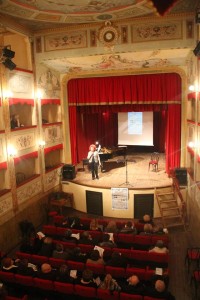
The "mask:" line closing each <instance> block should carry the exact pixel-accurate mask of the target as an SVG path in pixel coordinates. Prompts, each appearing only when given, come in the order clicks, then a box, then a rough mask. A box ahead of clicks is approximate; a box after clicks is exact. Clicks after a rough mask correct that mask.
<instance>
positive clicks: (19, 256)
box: [15, 251, 31, 261]
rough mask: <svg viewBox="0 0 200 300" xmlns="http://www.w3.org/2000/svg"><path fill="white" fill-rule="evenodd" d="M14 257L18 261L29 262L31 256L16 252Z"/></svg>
mask: <svg viewBox="0 0 200 300" xmlns="http://www.w3.org/2000/svg"><path fill="white" fill-rule="evenodd" d="M15 255H16V257H17V258H19V259H28V261H31V254H29V253H24V252H20V251H17V252H16V253H15Z"/></svg>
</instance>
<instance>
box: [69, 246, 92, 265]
mask: <svg viewBox="0 0 200 300" xmlns="http://www.w3.org/2000/svg"><path fill="white" fill-rule="evenodd" d="M87 258H88V255H87V254H86V253H82V252H81V248H79V247H75V248H74V249H73V252H72V258H71V259H72V260H75V261H78V262H83V263H85V262H86V260H87Z"/></svg>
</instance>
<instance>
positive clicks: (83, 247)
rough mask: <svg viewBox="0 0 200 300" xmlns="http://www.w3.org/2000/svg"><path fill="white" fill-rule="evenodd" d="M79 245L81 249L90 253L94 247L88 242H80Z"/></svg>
mask: <svg viewBox="0 0 200 300" xmlns="http://www.w3.org/2000/svg"><path fill="white" fill-rule="evenodd" d="M78 247H79V248H80V249H81V252H82V253H90V252H91V251H92V250H93V249H94V246H93V245H87V244H78Z"/></svg>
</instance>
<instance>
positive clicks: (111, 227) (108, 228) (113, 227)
mask: <svg viewBox="0 0 200 300" xmlns="http://www.w3.org/2000/svg"><path fill="white" fill-rule="evenodd" d="M116 230H117V225H116V222H115V221H110V222H108V225H107V226H106V231H107V232H109V231H110V232H113V231H116Z"/></svg>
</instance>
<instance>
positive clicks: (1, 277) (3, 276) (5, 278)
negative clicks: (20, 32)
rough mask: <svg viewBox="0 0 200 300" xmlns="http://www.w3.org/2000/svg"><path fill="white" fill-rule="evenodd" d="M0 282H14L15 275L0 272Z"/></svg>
mask: <svg viewBox="0 0 200 300" xmlns="http://www.w3.org/2000/svg"><path fill="white" fill-rule="evenodd" d="M0 280H1V281H2V282H5V283H6V282H15V275H14V273H11V272H4V271H0Z"/></svg>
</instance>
